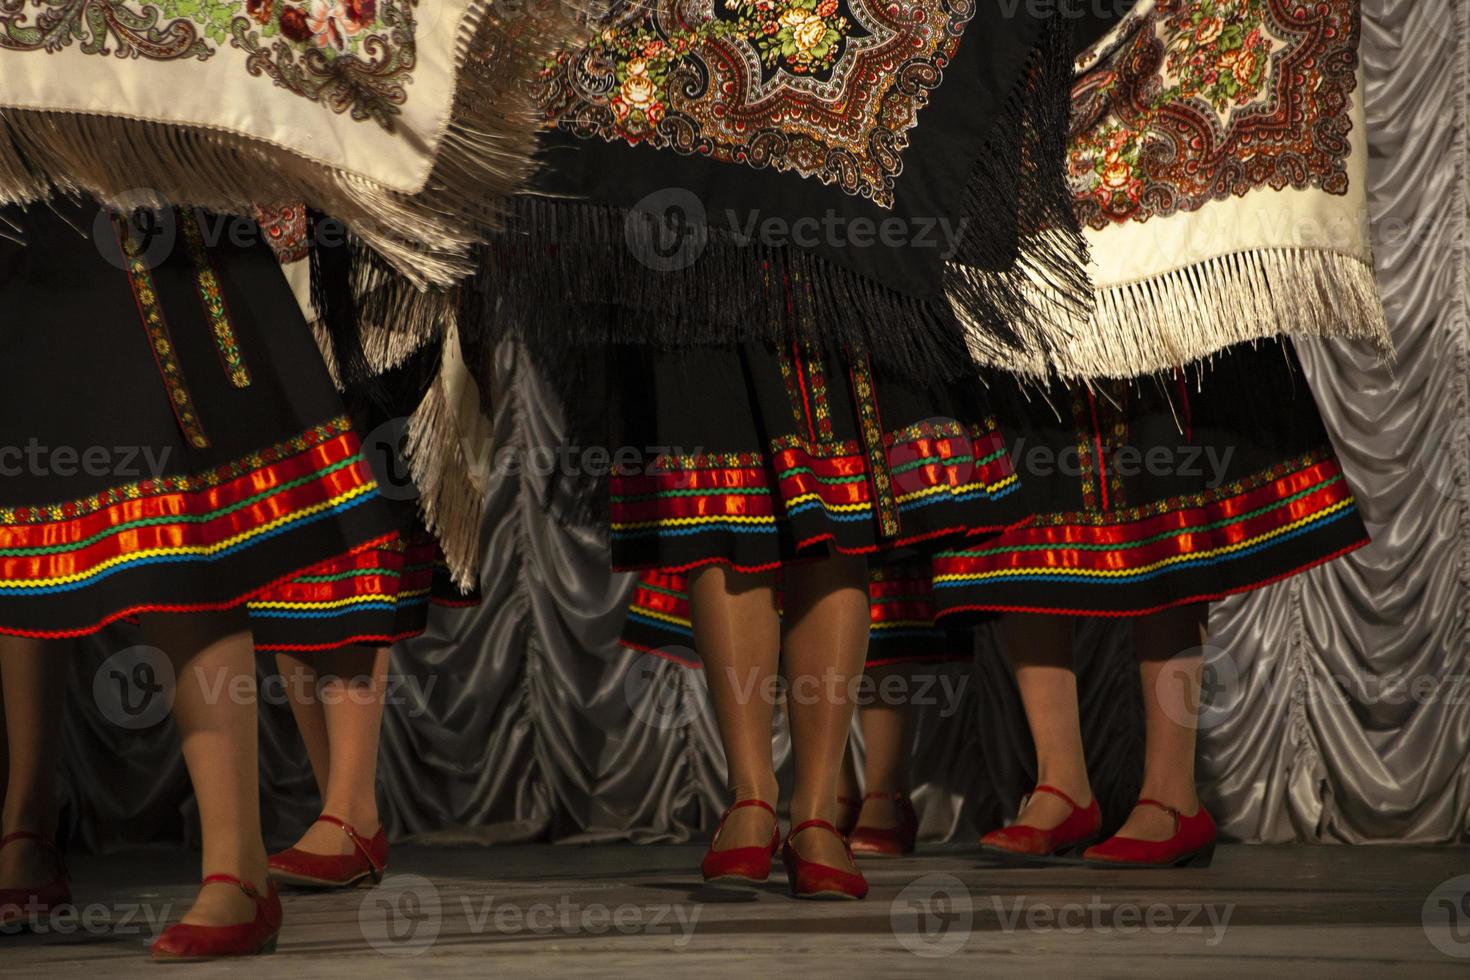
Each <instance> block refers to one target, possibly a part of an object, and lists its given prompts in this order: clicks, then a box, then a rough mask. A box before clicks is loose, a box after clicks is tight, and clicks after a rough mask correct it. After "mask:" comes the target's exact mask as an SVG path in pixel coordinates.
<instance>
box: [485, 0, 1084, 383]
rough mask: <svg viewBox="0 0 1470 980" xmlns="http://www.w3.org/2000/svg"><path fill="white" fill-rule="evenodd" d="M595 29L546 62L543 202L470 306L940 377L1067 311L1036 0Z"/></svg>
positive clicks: (650, 4) (608, 21)
mask: <svg viewBox="0 0 1470 980" xmlns="http://www.w3.org/2000/svg"><path fill="white" fill-rule="evenodd" d="M599 28H600V30H599V33H598V34H597V35H596V37H595V39H594V40H593V41H592V42H591V43H590V44H588V45H585V46H581V47H575V48H568V49H566V50H564V51H563V52H562V53H561V54H560V55H559V56H558V57H557V58H556V59H555V60H553V61H552V62H551V63H549V64H548V65H547V67H546V70H545V72H544V74H543V78H542V88H541V90H540V101H541V105H542V106H543V108H544V111H545V113H546V118H547V132H546V134H545V138H544V140H543V146H544V158H545V160H546V164H547V170H546V173H545V175H544V176H543V177H542V178H541V179H540V180H539V182H538V185H537V187H538V190H539V192H540V196H536V197H530V196H528V197H524V198H522V199H520V200H519V202H518V204H517V212H516V219H517V220H516V221H515V222H513V223H512V224H511V225H510V230H509V232H507V233H506V234H505V235H503V236H502V237H500V238H499V239H497V240H496V242H495V243H494V245H493V247H492V249H491V250H490V253H489V255H488V257H487V274H486V276H485V277H484V286H485V292H484V295H483V299H484V302H483V303H482V304H481V305H482V308H484V309H494V310H496V311H497V313H498V315H499V317H500V319H501V320H502V321H503V322H504V321H509V323H510V328H511V329H513V330H514V331H517V332H519V333H520V334H523V335H529V337H530V339H531V341H532V347H533V350H543V351H550V352H555V351H556V350H558V349H559V348H563V347H564V346H565V344H566V342H567V341H568V340H569V339H578V340H582V341H586V342H591V343H603V342H633V343H644V342H646V343H656V344H663V345H673V346H679V345H686V344H723V343H730V342H737V341H742V340H765V341H773V342H780V343H786V342H790V341H791V340H793V339H799V340H802V341H803V342H808V343H812V344H816V345H828V346H835V347H840V348H843V349H846V350H849V351H858V352H867V353H869V354H871V355H873V356H875V357H882V358H884V359H885V362H886V363H887V364H888V366H889V367H890V368H891V369H894V370H906V371H911V372H913V373H914V374H919V375H925V376H955V375H957V374H959V373H963V372H965V371H968V370H969V369H970V367H971V358H970V355H969V353H968V351H967V348H966V343H965V332H966V331H969V332H970V333H972V334H973V335H975V336H981V337H984V338H986V340H987V342H988V343H990V344H992V345H993V346H994V347H995V348H996V349H998V350H1011V351H1019V350H1021V349H1023V348H1022V345H1021V344H1020V342H1019V338H1021V337H1022V336H1029V337H1030V339H1031V340H1032V341H1033V342H1035V343H1046V342H1054V340H1052V339H1050V338H1055V337H1058V336H1065V335H1066V334H1067V333H1068V332H1069V331H1070V330H1071V329H1073V327H1074V326H1076V325H1078V324H1081V323H1085V321H1086V316H1087V309H1088V304H1090V302H1091V291H1090V289H1089V288H1088V283H1087V279H1086V276H1085V274H1084V273H1083V262H1082V259H1083V250H1084V246H1083V243H1082V240H1081V235H1080V233H1079V232H1078V231H1077V229H1076V226H1075V222H1074V220H1073V218H1072V215H1071V211H1070V206H1069V198H1068V196H1067V193H1066V186H1065V179H1064V178H1065V160H1064V153H1065V148H1066V126H1067V105H1068V103H1067V92H1068V87H1069V84H1070V79H1071V70H1070V69H1071V55H1072V52H1071V48H1070V32H1069V30H1068V25H1067V24H1066V23H1065V22H1064V20H1063V18H1062V17H1061V16H1060V15H1059V14H1057V12H1056V7H1055V5H1052V4H1028V3H1024V2H1017V0H646V2H645V0H637V2H633V0H629V2H625V3H621V4H619V5H618V6H617V7H616V8H615V9H614V10H613V11H612V13H611V14H609V15H608V16H607V17H606V18H604V19H602V20H601V21H600V22H599ZM947 259H949V260H954V261H950V262H947V261H946V260H947ZM1037 281H1042V282H1045V283H1047V285H1048V289H1047V290H1045V291H1041V290H1036V289H1034V288H1032V287H1033V284H1034V283H1035V282H1037ZM575 304H587V305H592V306H596V307H597V308H598V309H599V315H597V316H595V317H576V316H571V315H569V314H568V306H569V305H575ZM1041 320H1045V321H1046V322H1047V323H1048V325H1049V327H1050V331H1049V332H1048V333H1039V332H1037V331H1036V330H1035V329H1034V327H1035V325H1036V324H1037V323H1038V322H1039V321H1041ZM572 324H575V326H576V328H577V329H576V330H575V331H570V330H569V326H570V325H572ZM538 332H540V333H544V334H545V335H546V336H545V337H544V338H540V339H538V338H537V337H536V336H535V335H536V334H537V333H538Z"/></svg>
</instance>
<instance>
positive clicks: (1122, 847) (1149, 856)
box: [1082, 800, 1215, 868]
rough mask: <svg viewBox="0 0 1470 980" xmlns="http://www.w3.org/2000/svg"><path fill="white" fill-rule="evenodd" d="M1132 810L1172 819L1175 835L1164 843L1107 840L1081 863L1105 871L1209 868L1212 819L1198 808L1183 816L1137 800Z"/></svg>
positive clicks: (1161, 805) (1163, 806)
mask: <svg viewBox="0 0 1470 980" xmlns="http://www.w3.org/2000/svg"><path fill="white" fill-rule="evenodd" d="M1134 806H1135V807H1140V806H1155V807H1158V808H1159V809H1160V810H1163V811H1164V812H1165V813H1167V814H1169V815H1170V816H1171V817H1173V818H1174V834H1173V836H1172V837H1170V838H1169V839H1167V840H1139V839H1138V838H1136V837H1109V838H1108V839H1107V840H1105V841H1103V842H1102V843H1101V844H1099V845H1097V846H1096V847H1089V848H1088V849H1087V850H1086V851H1085V852H1084V853H1083V855H1082V860H1084V861H1086V862H1087V863H1088V864H1090V865H1094V866H1096V867H1107V868H1208V867H1209V866H1210V862H1211V861H1212V860H1214V857H1215V818H1214V817H1212V816H1210V812H1209V811H1208V810H1206V809H1205V808H1204V806H1201V807H1200V808H1199V809H1198V810H1197V811H1195V813H1194V815H1193V816H1188V817H1187V816H1185V815H1184V814H1182V813H1180V812H1179V811H1178V810H1176V809H1174V808H1173V807H1172V806H1168V805H1167V804H1164V803H1160V802H1159V801H1158V800H1139V801H1138V802H1137V803H1135V804H1134Z"/></svg>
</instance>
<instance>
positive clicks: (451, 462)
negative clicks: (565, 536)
mask: <svg viewBox="0 0 1470 980" xmlns="http://www.w3.org/2000/svg"><path fill="white" fill-rule="evenodd" d="M458 344H459V340H458V337H457V336H456V335H455V334H454V332H453V331H452V330H451V331H450V333H449V336H448V337H446V338H445V353H444V355H443V361H442V363H441V366H440V370H439V373H438V375H437V376H436V377H435V379H434V383H433V384H432V385H431V386H430V387H429V391H428V393H427V394H426V395H425V396H424V400H423V401H422V402H420V403H419V407H418V408H417V409H416V410H415V411H414V413H413V415H411V416H410V417H409V420H408V438H407V445H406V446H405V447H404V451H403V454H404V456H405V458H407V460H408V465H409V472H410V473H411V474H412V475H413V481H414V484H415V485H416V486H417V487H418V489H419V513H421V514H422V515H423V518H424V523H425V525H426V526H427V527H428V529H429V530H430V531H432V532H433V534H434V536H435V537H436V538H438V539H439V546H440V547H441V548H443V550H444V558H445V562H446V564H448V566H449V572H450V575H451V576H452V578H453V579H454V584H455V585H457V586H459V587H460V588H461V589H463V590H465V591H469V590H471V589H473V588H474V587H475V586H476V585H477V584H478V582H479V578H480V562H481V558H482V556H483V553H482V550H481V547H480V530H481V525H482V524H483V523H484V516H485V488H483V487H481V486H479V485H478V484H477V483H476V482H475V478H474V472H473V470H472V468H471V465H470V460H469V458H468V456H467V455H466V453H465V444H466V441H467V440H469V441H471V444H472V445H474V443H473V440H474V438H475V437H476V435H475V433H476V432H478V431H483V430H484V428H485V427H484V426H480V425H476V424H475V423H476V422H477V421H478V420H480V418H481V416H480V413H479V398H478V395H477V394H475V392H474V391H473V390H472V389H466V388H465V387H464V384H465V382H466V379H463V378H456V377H452V376H451V375H452V374H453V373H454V372H455V371H456V367H457V368H458V370H459V371H460V372H462V371H463V365H462V364H461V363H460V362H459V361H458V358H457V355H456V354H455V352H456V351H457V350H458ZM469 383H470V384H472V383H473V382H469ZM471 397H473V398H474V404H475V408H474V416H473V417H472V418H470V419H468V420H467V419H465V418H464V417H463V413H462V409H463V407H464V404H465V403H466V402H467V401H468V400H469V399H470V398H471ZM474 448H475V449H477V450H478V449H479V448H481V447H479V446H475V447H474Z"/></svg>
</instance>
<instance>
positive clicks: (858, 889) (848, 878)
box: [781, 820, 868, 898]
mask: <svg viewBox="0 0 1470 980" xmlns="http://www.w3.org/2000/svg"><path fill="white" fill-rule="evenodd" d="M808 827H820V828H821V829H823V830H825V831H827V832H828V833H831V834H836V836H837V838H838V839H839V840H841V839H842V835H841V834H838V833H837V828H836V827H834V826H832V825H831V824H830V823H828V822H827V821H825V820H806V821H803V822H802V823H799V824H797V825H796V826H795V827H792V828H791V833H789V834H787V835H786V846H785V847H783V848H781V861H782V863H783V864H785V865H786V877H787V878H789V879H790V880H791V894H792V895H793V896H795V897H796V898H866V897H867V894H868V879H866V878H864V877H863V876H862V873H861V872H852V871H843V870H842V869H841V868H834V867H832V866H830V865H826V864H818V863H817V862H815V861H808V860H807V859H806V858H804V857H802V856H801V855H800V854H797V853H796V847H795V845H793V844H792V843H791V838H793V837H795V836H796V835H797V834H799V833H801V832H802V831H803V830H806V829H807V828H808ZM843 843H844V845H845V844H846V841H843ZM847 856H848V857H849V858H850V857H852V850H851V849H849V850H848V852H847Z"/></svg>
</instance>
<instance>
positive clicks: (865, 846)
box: [847, 793, 919, 857]
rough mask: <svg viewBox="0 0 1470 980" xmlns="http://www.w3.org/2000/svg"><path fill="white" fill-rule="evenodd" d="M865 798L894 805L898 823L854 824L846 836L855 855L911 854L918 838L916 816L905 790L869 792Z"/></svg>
mask: <svg viewBox="0 0 1470 980" xmlns="http://www.w3.org/2000/svg"><path fill="white" fill-rule="evenodd" d="M863 800H864V801H867V800H888V801H890V802H891V803H893V805H894V806H896V807H897V808H898V825H897V826H894V827H862V826H859V827H854V828H853V831H852V833H850V834H848V835H847V846H848V847H849V848H851V850H852V851H853V853H855V854H876V855H882V856H885V857H902V856H903V855H905V854H912V853H914V844H915V843H916V842H917V840H918V837H919V815H918V814H917V813H915V812H914V804H913V802H912V801H911V800H910V799H909V798H908V794H906V793H869V794H868V795H867V796H864V797H863Z"/></svg>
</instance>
